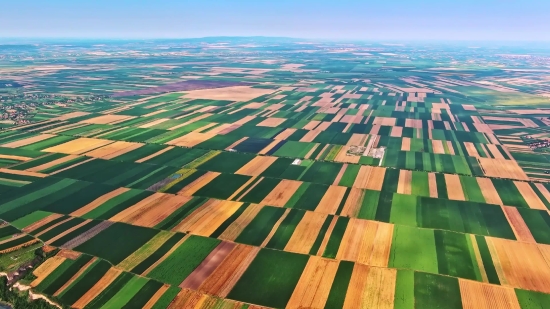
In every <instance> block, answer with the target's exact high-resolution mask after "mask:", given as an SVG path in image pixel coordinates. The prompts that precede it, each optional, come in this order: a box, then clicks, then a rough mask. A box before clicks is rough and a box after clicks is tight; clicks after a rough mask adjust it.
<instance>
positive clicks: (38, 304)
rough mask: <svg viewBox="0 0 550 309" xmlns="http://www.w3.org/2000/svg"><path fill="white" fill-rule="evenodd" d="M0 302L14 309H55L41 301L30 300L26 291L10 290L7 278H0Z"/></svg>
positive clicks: (55, 308)
mask: <svg viewBox="0 0 550 309" xmlns="http://www.w3.org/2000/svg"><path fill="white" fill-rule="evenodd" d="M0 300H2V301H4V302H7V303H9V304H11V306H12V307H13V308H14V309H57V307H55V306H52V305H50V304H48V303H47V302H46V301H45V300H43V299H37V300H31V299H30V297H29V292H28V291H25V292H20V291H19V290H16V289H10V287H9V286H8V278H6V277H4V276H2V277H1V278H0Z"/></svg>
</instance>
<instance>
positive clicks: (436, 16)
mask: <svg viewBox="0 0 550 309" xmlns="http://www.w3.org/2000/svg"><path fill="white" fill-rule="evenodd" d="M0 4H1V5H0V7H1V12H0V37H1V38H14V37H25V38H42V37H46V38H124V39H140V38H196V37H206V36H282V37H293V38H309V39H339V40H387V41H400V40H451V41H452V40H459V41H464V40H467V41H550V18H549V17H548V16H549V15H550V0H416V1H415V0H377V1H372V0H338V1H328V0H198V1H197V0H47V1H44V0H15V1H14V0H0Z"/></svg>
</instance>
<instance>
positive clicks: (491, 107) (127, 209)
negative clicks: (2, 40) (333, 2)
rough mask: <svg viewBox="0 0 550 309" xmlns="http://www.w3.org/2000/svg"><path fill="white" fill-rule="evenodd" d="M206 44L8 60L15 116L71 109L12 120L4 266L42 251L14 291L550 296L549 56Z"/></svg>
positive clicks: (97, 304) (329, 302)
mask: <svg viewBox="0 0 550 309" xmlns="http://www.w3.org/2000/svg"><path fill="white" fill-rule="evenodd" d="M212 40H213V41H211V40H208V39H207V40H206V41H204V42H197V41H192V40H190V41H187V40H166V41H162V42H155V43H154V45H151V44H145V43H142V42H137V41H136V42H132V43H128V42H127V43H124V42H107V43H105V44H100V45H99V44H98V45H86V44H84V43H83V45H78V44H75V45H71V44H68V45H66V46H63V47H59V46H54V45H48V44H46V43H44V44H42V45H39V46H40V49H39V50H40V52H39V51H38V50H33V49H25V50H22V51H21V53H20V54H19V55H20V56H18V57H16V56H13V55H12V56H13V57H8V58H6V57H3V58H0V66H1V67H0V70H1V71H2V73H3V75H5V76H3V77H2V78H3V79H7V80H13V81H17V83H18V84H20V85H23V87H18V88H9V87H5V88H0V97H1V101H0V106H1V107H2V108H3V109H2V111H5V112H6V113H8V114H9V113H10V111H13V110H17V108H20V107H21V106H22V104H27V103H29V102H33V101H32V100H38V99H37V95H36V94H41V95H48V98H56V100H57V101H51V100H50V101H48V102H47V104H46V103H44V104H42V103H41V104H38V103H36V104H34V105H32V113H31V114H29V115H27V118H25V119H27V120H29V121H28V123H17V124H15V123H10V124H9V125H8V124H7V123H6V124H0V127H2V128H3V129H2V131H0V219H1V220H2V223H1V224H0V268H2V269H1V270H2V271H4V272H6V273H7V275H8V278H12V277H13V274H14V273H15V271H16V270H17V268H18V267H19V266H20V265H23V264H24V263H29V261H31V260H32V259H33V258H34V257H35V255H36V254H38V253H40V252H42V251H40V250H43V252H46V251H47V252H49V253H48V254H47V258H44V260H42V259H40V261H39V263H37V264H36V265H35V266H36V267H34V268H33V269H32V271H31V272H30V274H28V275H26V276H25V277H24V278H23V279H21V281H20V282H23V283H25V284H28V285H29V286H30V289H31V290H32V291H33V292H34V293H39V294H41V295H44V297H47V298H48V299H50V300H51V301H53V302H56V303H59V304H63V305H66V306H70V307H74V308H226V307H227V308H229V307H231V308H396V309H401V308H403V309H412V308H524V309H532V308H533V309H534V308H548V304H549V303H550V174H549V173H550V150H549V149H548V148H546V147H543V146H541V145H543V144H544V143H545V141H546V140H547V139H550V129H549V128H548V126H549V125H550V120H549V118H548V115H550V112H549V111H550V99H549V97H550V82H549V80H548V78H547V76H546V75H547V69H544V68H547V67H548V66H549V65H550V52H543V51H540V50H537V51H532V52H533V53H537V55H538V56H536V57H533V58H516V57H510V56H509V55H513V54H514V53H516V52H519V51H515V50H514V49H513V48H511V47H510V48H509V49H510V50H508V49H506V48H505V47H503V49H506V53H504V52H502V53H500V52H499V53H495V51H494V50H491V49H486V50H485V49H482V50H477V51H473V50H470V49H468V48H466V47H453V48H450V47H446V46H439V45H429V46H428V45H426V46H424V45H422V46H420V45H418V46H417V45H404V46H396V45H387V44H378V43H349V44H347V43H346V44H344V43H330V42H313V41H312V42H307V44H306V43H304V42H300V41H292V42H288V41H279V40H277V39H273V42H270V43H269V44H267V43H265V42H264V43H262V42H254V41H253V40H252V39H244V38H240V39H239V38H236V39H232V40H230V39H227V40H226V39H219V40H221V41H217V40H218V39H216V40H214V39H212ZM251 40H252V41H251ZM153 46H156V47H153ZM130 51H131V53H130ZM480 51H483V52H480ZM522 52H523V53H526V52H527V51H522ZM2 53H8V52H7V51H3V50H0V55H2V56H5V55H3V54H2ZM75 55H76V56H75ZM507 55H508V56H507ZM25 57H34V59H38V60H39V61H38V60H36V63H34V62H33V61H30V60H28V59H30V58H25ZM75 57H76V58H75ZM8 59H10V60H8ZM75 59H76V60H75ZM450 59H452V60H450ZM518 59H520V60H518ZM534 59H536V60H534ZM37 67H38V68H40V70H35V68H37ZM544 70H546V71H544ZM544 72H546V73H544ZM545 74H546V75H545ZM13 84H15V82H14V83H13ZM62 98H63V99H62ZM77 98H78V99H77ZM25 102H27V103H25ZM25 106H26V105H25ZM39 248H42V249H40V250H39V251H36V250H37V249H39ZM37 252H38V253H37Z"/></svg>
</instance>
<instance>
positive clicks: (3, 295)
mask: <svg viewBox="0 0 550 309" xmlns="http://www.w3.org/2000/svg"><path fill="white" fill-rule="evenodd" d="M57 251H59V250H53V251H50V252H48V253H46V252H44V250H43V248H42V247H41V248H38V249H36V250H35V251H34V254H35V257H34V259H33V261H32V262H30V264H31V265H33V268H31V269H34V268H36V267H37V266H38V265H40V264H41V263H42V262H44V261H45V260H46V259H47V258H49V257H51V256H53V255H55V254H56V253H57ZM22 268H26V266H23V267H22ZM31 269H25V271H23V269H20V271H21V273H22V275H21V277H19V278H17V279H16V280H21V279H27V280H29V279H30V280H32V279H33V277H35V276H34V275H33V273H32V271H29V270H31ZM12 283H14V282H12ZM0 301H3V302H6V303H9V304H10V305H11V306H12V308H13V309H58V308H57V307H56V306H53V305H51V304H49V303H48V302H46V301H45V300H43V299H37V300H32V299H30V297H29V291H20V290H18V289H15V288H12V287H11V284H10V282H8V278H7V277H5V276H1V277H0ZM63 308H68V307H66V306H63Z"/></svg>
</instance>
